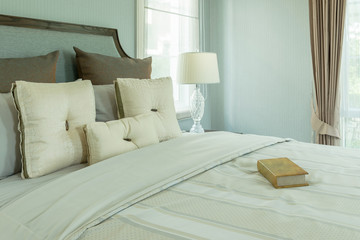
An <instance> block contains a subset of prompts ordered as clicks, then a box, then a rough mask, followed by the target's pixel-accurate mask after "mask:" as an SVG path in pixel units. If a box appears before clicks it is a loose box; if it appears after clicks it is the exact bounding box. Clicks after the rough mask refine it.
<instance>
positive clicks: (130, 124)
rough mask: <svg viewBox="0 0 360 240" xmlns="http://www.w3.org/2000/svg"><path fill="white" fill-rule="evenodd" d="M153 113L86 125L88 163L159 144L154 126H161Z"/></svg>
mask: <svg viewBox="0 0 360 240" xmlns="http://www.w3.org/2000/svg"><path fill="white" fill-rule="evenodd" d="M157 121H159V120H158V118H156V116H155V114H154V113H149V114H142V115H138V116H136V117H133V118H123V119H120V120H115V121H109V122H106V123H105V122H95V123H91V124H87V125H86V127H85V129H84V130H85V133H86V138H87V145H88V153H89V154H88V163H89V164H90V165H91V164H94V163H97V162H99V161H102V160H104V159H107V158H110V157H113V156H116V155H119V154H122V153H125V152H128V151H132V150H135V149H138V148H142V147H145V146H148V145H151V144H155V143H158V142H159V137H158V135H157V132H156V129H155V127H154V126H156V125H161V123H159V122H157Z"/></svg>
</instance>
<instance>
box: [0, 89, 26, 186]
mask: <svg viewBox="0 0 360 240" xmlns="http://www.w3.org/2000/svg"><path fill="white" fill-rule="evenodd" d="M17 126H18V116H17V112H16V108H15V105H14V101H13V98H12V96H11V93H0V179H2V178H5V177H7V176H10V175H13V174H15V173H18V172H20V169H21V161H20V158H21V157H20V147H19V142H20V139H19V138H20V137H19V132H18V130H17Z"/></svg>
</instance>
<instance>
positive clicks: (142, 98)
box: [115, 77, 181, 141]
mask: <svg viewBox="0 0 360 240" xmlns="http://www.w3.org/2000/svg"><path fill="white" fill-rule="evenodd" d="M115 91H116V101H117V106H118V111H119V112H120V115H122V114H123V115H124V117H134V116H137V115H139V114H144V113H149V112H154V113H155V115H156V116H157V118H158V119H159V120H160V122H161V123H162V126H161V127H159V126H158V127H157V129H156V130H157V133H158V136H159V140H160V141H165V140H168V139H171V138H175V137H178V136H180V135H181V130H180V127H179V124H178V121H177V119H176V112H175V106H174V99H173V89H172V80H171V78H170V77H167V78H158V79H131V78H125V79H124V78H123V79H121V78H118V79H117V80H116V81H115Z"/></svg>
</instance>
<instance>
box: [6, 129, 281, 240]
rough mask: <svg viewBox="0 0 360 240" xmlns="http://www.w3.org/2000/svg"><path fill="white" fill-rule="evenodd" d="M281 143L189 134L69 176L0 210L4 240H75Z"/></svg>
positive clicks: (257, 138)
mask: <svg viewBox="0 0 360 240" xmlns="http://www.w3.org/2000/svg"><path fill="white" fill-rule="evenodd" d="M284 141H285V140H284V139H279V138H271V137H261V136H251V135H246V136H245V135H239V134H232V133H224V132H216V133H211V134H205V135H190V136H186V137H181V138H177V139H174V140H171V141H168V142H164V143H161V144H157V145H153V146H149V147H146V148H143V149H140V150H136V151H133V152H130V153H126V154H123V155H120V156H117V157H114V158H111V159H108V160H106V161H103V162H100V163H98V164H95V165H93V166H90V167H87V168H84V169H81V170H79V171H76V172H73V173H70V174H68V175H66V176H64V177H61V178H58V179H56V180H53V181H51V182H49V183H48V184H46V185H43V186H41V187H40V188H37V189H35V190H34V191H32V192H29V193H26V194H24V195H21V196H19V197H18V198H16V199H14V200H13V201H11V202H9V203H7V204H5V205H4V206H2V207H1V209H0V233H1V237H2V238H4V239H76V238H77V237H78V236H80V235H81V234H82V233H83V232H84V231H85V230H86V228H89V227H91V226H94V225H96V224H98V223H100V222H102V221H103V220H104V219H106V218H108V217H110V216H112V215H114V214H115V213H117V212H119V211H121V210H123V209H126V208H127V207H129V206H131V205H133V204H134V203H136V202H138V201H140V200H142V199H144V198H146V197H148V196H151V195H153V194H155V193H157V192H159V191H161V190H163V189H166V188H168V187H169V186H172V185H174V184H176V183H179V182H181V181H183V180H185V179H188V178H190V177H192V176H195V175H197V174H199V173H201V172H204V171H206V170H208V169H210V168H213V167H215V166H217V165H220V164H222V163H225V162H228V161H230V160H232V159H234V158H236V157H238V156H241V155H244V154H247V153H250V152H252V151H255V150H258V149H261V148H263V147H266V146H269V145H272V144H275V143H278V142H284Z"/></svg>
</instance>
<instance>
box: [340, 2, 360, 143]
mask: <svg viewBox="0 0 360 240" xmlns="http://www.w3.org/2000/svg"><path fill="white" fill-rule="evenodd" d="M341 98H342V99H341V111H340V114H341V129H342V142H343V145H344V146H346V147H354V148H360V1H359V0H348V1H347V6H346V20H345V32H344V45H343V57H342V69H341Z"/></svg>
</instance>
